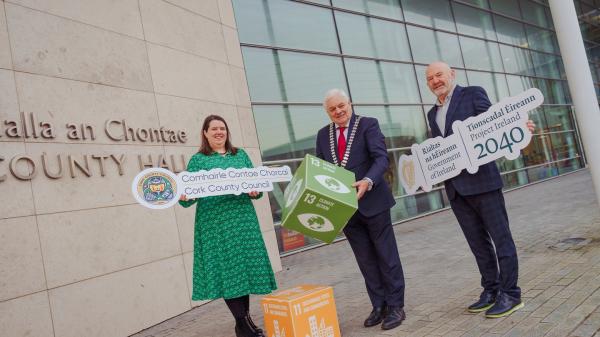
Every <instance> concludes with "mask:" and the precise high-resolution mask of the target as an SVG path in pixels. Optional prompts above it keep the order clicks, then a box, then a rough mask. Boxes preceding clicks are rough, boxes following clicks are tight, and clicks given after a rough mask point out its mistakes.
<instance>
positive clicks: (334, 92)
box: [323, 89, 350, 109]
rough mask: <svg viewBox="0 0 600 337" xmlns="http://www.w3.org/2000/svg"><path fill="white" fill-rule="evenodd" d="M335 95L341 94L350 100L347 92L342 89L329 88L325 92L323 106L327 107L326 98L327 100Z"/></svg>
mask: <svg viewBox="0 0 600 337" xmlns="http://www.w3.org/2000/svg"><path fill="white" fill-rule="evenodd" d="M337 96H342V97H343V98H345V99H346V100H347V101H348V102H349V101H350V98H349V97H348V94H346V92H345V91H344V90H342V89H331V90H329V91H327V93H325V98H324V99H323V107H324V108H325V109H327V100H329V99H330V98H332V97H337Z"/></svg>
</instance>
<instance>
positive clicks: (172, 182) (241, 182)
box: [131, 166, 292, 209]
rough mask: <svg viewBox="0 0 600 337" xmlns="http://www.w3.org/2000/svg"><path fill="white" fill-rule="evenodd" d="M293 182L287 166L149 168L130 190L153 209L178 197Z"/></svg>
mask: <svg viewBox="0 0 600 337" xmlns="http://www.w3.org/2000/svg"><path fill="white" fill-rule="evenodd" d="M290 180H292V170H291V169H290V168H289V166H278V167H266V166H259V167H255V168H241V169H236V168H228V169H220V168H215V169H212V170H208V171H204V170H203V171H198V172H187V171H184V172H181V173H179V174H178V175H175V174H174V173H172V172H170V171H169V170H165V169H162V168H148V169H145V170H143V171H142V172H140V173H139V174H138V175H136V177H135V178H134V179H133V182H132V184H131V191H132V193H133V195H134V197H135V199H136V200H137V201H138V203H140V204H142V205H143V206H146V207H148V208H152V209H164V208H168V207H171V206H173V205H174V204H176V203H177V201H178V200H179V197H180V196H181V195H185V196H187V198H188V199H193V198H204V197H209V196H216V195H225V194H235V195H239V194H241V193H248V192H252V191H256V192H268V191H272V190H273V183H274V182H282V181H290Z"/></svg>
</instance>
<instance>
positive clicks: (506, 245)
mask: <svg viewBox="0 0 600 337" xmlns="http://www.w3.org/2000/svg"><path fill="white" fill-rule="evenodd" d="M450 205H451V206H452V210H453V211H454V215H455V216H456V219H457V220H458V223H459V224H460V228H461V229H462V231H463V233H464V235H465V238H466V239H467V242H468V244H469V247H470V248H471V251H472V252H473V255H475V260H476V261H477V267H479V273H480V274H481V286H482V287H483V289H484V291H488V292H494V293H495V292H498V291H501V292H503V293H505V294H507V295H509V296H511V297H513V298H515V299H520V298H521V289H520V288H519V287H518V286H517V280H518V277H519V262H518V260H517V249H516V247H515V243H514V241H513V238H512V235H511V233H510V228H509V226H508V215H507V214H506V207H505V205H504V196H503V195H502V191H501V190H496V191H491V192H486V193H482V194H477V195H471V196H462V195H460V194H458V193H456V195H455V197H454V199H452V200H450ZM494 247H495V249H494Z"/></svg>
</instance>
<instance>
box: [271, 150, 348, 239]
mask: <svg viewBox="0 0 600 337" xmlns="http://www.w3.org/2000/svg"><path fill="white" fill-rule="evenodd" d="M354 181H355V178H354V173H352V172H350V171H348V170H346V169H344V168H341V167H339V166H336V165H333V164H331V163H328V162H326V161H324V160H321V159H319V158H317V157H315V156H311V155H310V154H307V155H306V157H304V160H303V161H302V164H301V165H300V167H299V168H298V170H297V171H296V173H295V174H294V177H293V178H292V181H291V182H290V184H289V185H288V187H287V188H286V190H285V193H284V200H285V205H284V207H283V221H282V222H281V225H282V226H283V227H285V228H288V229H292V230H295V231H297V232H300V233H302V234H304V235H307V236H310V237H313V238H315V239H319V240H321V241H324V242H327V243H331V242H333V240H334V239H335V238H336V237H337V235H338V234H339V233H340V231H341V230H342V229H343V228H344V226H346V223H347V222H348V220H349V219H350V217H352V215H353V214H354V212H356V210H357V209H358V202H357V200H356V189H355V188H354V187H352V183H354Z"/></svg>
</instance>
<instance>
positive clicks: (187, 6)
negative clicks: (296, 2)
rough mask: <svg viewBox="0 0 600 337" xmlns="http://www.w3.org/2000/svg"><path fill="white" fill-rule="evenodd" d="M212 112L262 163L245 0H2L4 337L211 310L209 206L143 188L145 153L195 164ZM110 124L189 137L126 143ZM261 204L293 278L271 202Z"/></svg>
mask: <svg viewBox="0 0 600 337" xmlns="http://www.w3.org/2000/svg"><path fill="white" fill-rule="evenodd" d="M211 113H217V114H220V115H222V116H224V117H225V118H226V119H227V121H228V123H229V125H230V128H231V133H232V137H233V142H234V144H235V145H238V146H242V147H244V148H246V149H247V150H248V152H249V153H250V155H251V157H252V159H253V161H254V163H255V164H258V163H260V160H261V159H260V152H259V150H258V140H257V136H256V129H255V125H254V119H253V116H252V112H251V110H250V100H249V94H248V88H247V85H246V79H245V73H244V68H243V63H242V56H241V51H240V46H239V42H238V37H237V30H236V25H235V20H234V15H233V8H232V6H231V2H230V0H202V1H197V0H139V1H138V0H119V1H112V0H79V1H74V0H10V1H8V0H7V1H0V335H2V336H11V337H13V336H56V337H67V336H73V337H80V336H102V337H106V336H127V335H129V334H131V333H134V332H137V331H139V330H142V329H144V328H146V327H149V326H151V325H153V324H156V323H158V322H161V321H163V320H165V319H167V318H169V317H172V316H175V315H177V314H180V313H182V312H184V311H186V310H189V309H190V308H191V307H192V306H194V305H197V304H198V303H194V302H191V299H190V292H191V291H190V289H191V265H192V249H193V209H183V208H181V207H174V208H171V209H167V210H162V211H157V210H148V209H146V208H143V207H141V206H139V205H137V204H136V203H135V201H134V199H133V197H132V195H131V192H130V186H131V181H132V179H133V177H134V176H135V175H136V174H137V172H139V171H140V169H141V167H140V158H139V157H138V156H141V158H142V162H143V161H144V160H146V159H145V158H148V156H151V158H152V161H153V162H154V163H156V162H157V161H158V160H159V156H160V155H163V156H165V158H170V156H171V155H173V156H174V158H175V160H174V162H175V163H176V164H175V165H174V166H175V168H179V169H181V167H177V166H178V165H179V166H181V165H183V164H180V163H181V162H182V160H181V159H180V157H181V155H184V156H185V157H186V159H185V160H187V159H189V157H190V156H191V155H192V154H193V153H195V152H196V151H197V148H198V146H199V143H200V142H199V129H200V126H201V122H202V120H203V118H204V117H205V116H206V115H208V114H211ZM31 116H33V117H34V118H35V123H37V126H38V131H37V133H36V135H37V136H38V137H37V138H36V137H34V136H33V134H28V135H26V134H25V131H24V130H23V127H24V125H26V126H25V127H29V128H31V125H29V126H27V123H28V122H29V121H30V118H31ZM23 119H24V120H25V121H23ZM107 120H117V121H121V120H126V123H127V124H128V125H131V126H133V127H134V128H160V127H164V128H168V129H173V130H185V132H187V134H188V135H189V136H188V138H189V140H188V141H187V142H185V143H166V144H165V143H162V142H154V143H153V142H148V141H146V142H142V141H139V140H138V141H131V140H130V141H124V140H123V141H115V140H113V139H111V138H110V137H109V136H108V134H107V133H106V132H105V130H104V128H105V123H106V121H107ZM40 123H42V124H40ZM43 123H46V129H48V128H51V129H52V130H51V131H52V132H50V131H49V130H46V131H47V132H48V134H46V136H48V137H46V138H44V137H43V136H42V135H41V133H40V130H39V129H41V128H42V126H43ZM68 123H72V124H74V125H81V124H82V123H84V124H88V125H91V127H92V128H93V130H94V133H95V139H91V135H88V137H87V138H86V139H83V137H79V138H77V137H71V138H69V137H68V131H69V128H68V127H67V124H68ZM15 124H18V125H17V126H16V127H15ZM40 125H42V126H40ZM11 126H12V127H13V128H12V129H11ZM17 129H18V130H19V132H20V133H21V135H20V136H19V137H17V136H15V135H14V132H15V130H17ZM114 130H117V129H113V131H114ZM11 132H13V134H12V136H10V134H11ZM28 132H31V129H29V131H28ZM50 136H51V137H50ZM73 138H74V139H73ZM44 154H45V156H43V155H44ZM111 155H113V156H114V157H115V158H116V159H113V158H112V157H111ZM69 156H71V158H72V159H74V160H75V161H77V162H78V163H79V165H80V166H83V168H84V169H86V170H87V171H85V170H84V169H82V168H80V167H78V166H77V165H76V164H75V163H73V162H70V161H69ZM92 156H94V157H92ZM86 159H87V160H88V163H87V164H88V165H89V166H86V165H85V164H86V163H85V160H86ZM59 160H60V164H61V165H62V166H59ZM44 161H45V164H46V170H45V169H44ZM166 163H168V164H172V163H170V161H168V160H167V161H166ZM155 165H156V164H155ZM61 167H62V171H61ZM34 169H35V171H34ZM119 170H121V171H122V172H119ZM33 173H35V175H33ZM19 177H20V178H19ZM52 177H54V178H52ZM256 209H257V212H258V214H259V218H260V222H261V228H262V230H263V234H264V238H265V242H266V244H267V247H268V249H269V253H270V256H271V260H272V263H273V267H274V269H275V270H280V269H281V264H280V261H279V254H278V250H277V243H276V239H275V234H274V230H273V223H272V218H271V212H270V207H269V203H268V200H267V199H266V198H263V199H262V200H260V201H258V202H257V203H256Z"/></svg>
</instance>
